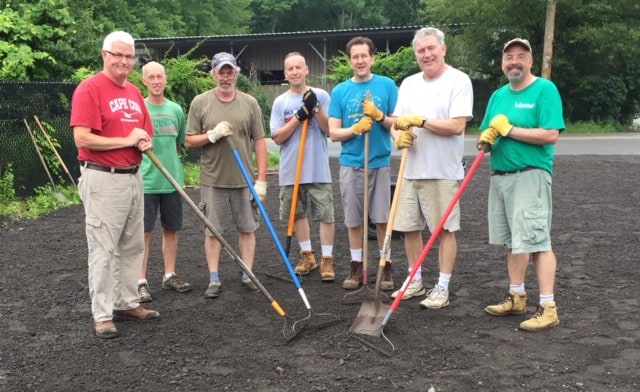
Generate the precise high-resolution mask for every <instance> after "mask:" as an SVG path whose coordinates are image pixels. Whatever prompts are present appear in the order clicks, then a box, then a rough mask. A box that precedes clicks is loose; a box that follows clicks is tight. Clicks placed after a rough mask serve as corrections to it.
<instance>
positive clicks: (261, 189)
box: [253, 180, 267, 201]
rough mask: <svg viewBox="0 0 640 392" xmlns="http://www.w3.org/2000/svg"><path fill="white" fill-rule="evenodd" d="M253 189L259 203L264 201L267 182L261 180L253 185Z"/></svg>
mask: <svg viewBox="0 0 640 392" xmlns="http://www.w3.org/2000/svg"><path fill="white" fill-rule="evenodd" d="M253 189H255V190H256V193H257V194H258V197H259V198H260V201H264V199H266V198H267V182H266V181H262V180H257V181H256V183H255V184H253Z"/></svg>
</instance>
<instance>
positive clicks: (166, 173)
mask: <svg viewBox="0 0 640 392" xmlns="http://www.w3.org/2000/svg"><path fill="white" fill-rule="evenodd" d="M144 153H145V154H147V156H148V157H149V159H151V162H153V164H154V165H156V167H157V168H158V170H160V171H161V172H162V174H164V176H165V177H166V178H167V180H169V182H170V183H171V185H173V187H174V188H175V189H176V191H178V193H179V194H180V196H182V198H183V199H184V201H185V202H186V203H187V204H188V205H189V207H191V209H192V210H193V212H194V213H195V214H196V215H197V216H198V218H200V220H201V221H202V222H203V223H204V224H205V226H207V228H208V229H209V231H211V232H212V233H213V235H214V236H215V237H216V238H217V239H218V241H220V244H221V245H222V248H223V249H224V250H225V251H226V252H227V254H228V255H229V256H230V257H231V258H232V259H233V260H235V261H236V262H237V263H238V265H239V266H240V268H241V269H242V271H244V272H245V273H246V274H247V276H248V277H249V278H250V279H251V281H252V282H253V283H254V284H255V285H256V287H257V288H258V290H260V292H262V294H263V295H264V296H265V298H266V299H267V300H268V301H269V302H270V303H271V306H272V307H273V309H275V311H276V312H277V313H278V314H279V315H280V316H282V317H285V312H284V310H283V309H282V308H281V307H280V305H279V304H278V303H277V302H276V300H275V299H273V297H272V296H271V294H269V292H268V291H267V289H266V288H265V287H264V286H263V285H262V283H260V281H259V280H258V278H256V276H255V275H254V274H253V272H251V270H250V269H249V267H247V265H246V264H245V263H244V261H242V259H241V258H240V256H239V255H238V253H236V252H235V251H234V250H233V248H231V246H230V245H229V243H228V242H227V241H226V240H225V239H224V238H223V237H222V235H221V234H220V233H219V232H218V231H217V230H216V228H215V227H214V226H213V224H212V223H211V222H210V221H209V219H207V217H206V216H205V215H204V214H203V213H202V211H200V209H199V208H198V206H197V205H196V204H195V203H194V202H193V200H191V198H190V197H189V195H187V192H185V191H184V189H182V187H181V186H180V184H178V182H177V181H176V180H175V179H174V178H173V176H172V175H171V173H169V171H168V170H167V169H166V168H165V167H164V165H163V164H162V162H160V160H159V159H158V157H157V156H156V154H154V153H153V151H151V150H147V151H145V152H144Z"/></svg>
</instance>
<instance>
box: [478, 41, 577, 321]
mask: <svg viewBox="0 0 640 392" xmlns="http://www.w3.org/2000/svg"><path fill="white" fill-rule="evenodd" d="M532 65H533V58H532V51H531V45H530V44H529V41H527V40H526V39H522V38H515V39H512V40H511V41H509V42H507V43H506V44H505V46H504V48H503V50H502V71H503V72H504V74H505V76H506V77H507V79H508V81H509V83H508V84H506V85H504V86H503V87H501V88H499V89H498V90H496V91H495V92H494V93H493V95H492V96H491V98H490V99H489V103H488V105H487V110H486V113H485V117H484V120H483V121H482V124H481V125H480V129H483V130H484V131H483V132H482V134H481V135H480V138H479V139H478V148H482V147H483V145H484V144H490V145H491V183H490V187H489V209H488V218H489V243H491V244H495V245H504V246H506V247H507V270H508V274H509V292H508V293H507V295H506V296H505V298H504V300H503V301H502V302H500V303H498V304H496V305H490V306H487V307H485V311H486V312H487V313H489V314H491V315H493V316H506V315H511V314H518V315H520V314H525V313H526V307H527V296H526V292H525V288H524V281H525V274H526V272H527V267H528V264H529V259H530V257H531V256H533V262H534V264H535V271H536V275H537V278H538V286H539V292H540V301H539V305H538V308H537V311H536V313H535V314H534V315H533V317H531V318H530V319H528V320H526V321H523V322H522V323H520V329H523V330H527V331H539V330H543V329H546V328H549V327H553V326H554V325H557V324H558V323H559V322H560V320H559V319H558V311H557V309H556V303H555V299H554V286H555V275H556V256H555V254H554V253H553V251H552V250H551V235H550V231H551V216H552V208H551V206H552V204H551V176H552V175H553V154H554V150H555V148H554V144H555V143H556V141H557V140H558V137H559V135H560V132H562V131H563V130H564V127H565V124H564V120H563V118H562V100H561V99H560V94H559V92H558V89H557V88H556V86H555V84H554V83H553V82H551V81H550V80H546V79H543V78H539V77H536V76H534V75H533V74H532V73H531V67H532Z"/></svg>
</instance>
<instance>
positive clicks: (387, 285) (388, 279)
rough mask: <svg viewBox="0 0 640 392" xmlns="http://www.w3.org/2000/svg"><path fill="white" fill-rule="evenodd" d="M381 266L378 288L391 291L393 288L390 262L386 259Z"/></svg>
mask: <svg viewBox="0 0 640 392" xmlns="http://www.w3.org/2000/svg"><path fill="white" fill-rule="evenodd" d="M383 268H384V269H383V270H382V280H381V281H380V290H384V291H391V290H393V267H392V266H391V262H390V261H389V260H387V263H386V264H385V265H384V267H383Z"/></svg>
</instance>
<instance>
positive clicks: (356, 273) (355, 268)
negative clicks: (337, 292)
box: [342, 261, 362, 290]
mask: <svg viewBox="0 0 640 392" xmlns="http://www.w3.org/2000/svg"><path fill="white" fill-rule="evenodd" d="M361 284H362V262H361V261H360V262H356V261H352V262H351V271H350V272H349V276H347V279H345V280H344V282H342V288H344V289H347V290H355V289H357V288H358V287H360V285H361Z"/></svg>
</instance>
